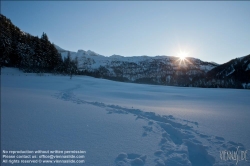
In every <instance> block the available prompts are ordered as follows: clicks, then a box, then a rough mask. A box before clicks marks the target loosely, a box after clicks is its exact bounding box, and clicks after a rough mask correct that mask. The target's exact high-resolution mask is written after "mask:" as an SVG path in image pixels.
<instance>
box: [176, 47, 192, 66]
mask: <svg viewBox="0 0 250 166" xmlns="http://www.w3.org/2000/svg"><path fill="white" fill-rule="evenodd" d="M188 55H189V53H188V52H187V51H183V50H180V51H179V52H178V53H177V58H178V59H177V62H179V66H186V65H187V64H192V63H191V62H190V61H189V60H188V58H187V57H188Z"/></svg>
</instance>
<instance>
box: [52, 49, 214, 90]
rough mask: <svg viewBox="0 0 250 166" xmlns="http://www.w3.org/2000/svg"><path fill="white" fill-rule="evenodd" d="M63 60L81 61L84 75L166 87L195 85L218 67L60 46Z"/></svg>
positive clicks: (174, 59)
mask: <svg viewBox="0 0 250 166" xmlns="http://www.w3.org/2000/svg"><path fill="white" fill-rule="evenodd" d="M56 48H57V49H58V51H59V52H60V53H61V55H62V57H66V56H67V55H68V54H69V55H70V57H71V59H76V58H77V60H78V69H79V70H80V71H81V72H82V73H83V74H89V75H93V76H96V77H102V78H108V79H114V80H119V81H128V82H138V83H152V84H163V85H179V86H192V85H191V83H192V80H193V79H195V78H198V77H202V76H204V75H205V74H206V73H207V72H208V71H210V70H211V69H213V68H215V67H216V66H217V65H216V64H214V63H210V62H204V61H201V60H200V59H195V58H191V57H188V58H186V60H185V61H180V60H179V58H178V57H172V56H155V57H149V56H133V57H124V56H120V55H112V56H109V57H108V56H103V55H100V54H98V53H95V52H93V51H90V50H88V51H84V50H78V51H77V52H70V51H66V50H64V49H62V48H60V47H58V46H56Z"/></svg>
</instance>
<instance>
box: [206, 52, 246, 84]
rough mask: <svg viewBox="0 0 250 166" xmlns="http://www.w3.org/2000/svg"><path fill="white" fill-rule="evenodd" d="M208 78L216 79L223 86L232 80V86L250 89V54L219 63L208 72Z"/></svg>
mask: <svg viewBox="0 0 250 166" xmlns="http://www.w3.org/2000/svg"><path fill="white" fill-rule="evenodd" d="M207 76H208V78H210V80H211V79H213V80H216V82H218V83H217V84H219V85H221V86H223V85H224V84H225V82H230V84H232V85H231V86H236V85H237V86H238V87H241V86H242V87H243V88H246V89H250V55H247V56H243V57H240V58H235V59H233V60H231V61H229V62H227V63H224V64H222V65H219V66H218V67H216V68H214V69H212V70H211V71H209V72H208V73H207Z"/></svg>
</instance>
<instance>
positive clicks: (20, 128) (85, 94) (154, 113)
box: [1, 55, 250, 166]
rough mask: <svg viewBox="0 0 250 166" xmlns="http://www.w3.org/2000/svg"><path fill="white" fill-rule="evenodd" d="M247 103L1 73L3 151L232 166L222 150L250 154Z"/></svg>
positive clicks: (205, 93) (241, 94)
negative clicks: (249, 151)
mask: <svg viewBox="0 0 250 166" xmlns="http://www.w3.org/2000/svg"><path fill="white" fill-rule="evenodd" d="M96 56H98V55H96ZM249 101H250V91H246V90H235V89H233V90H232V89H200V88H180V87H168V86H156V85H140V84H132V83H121V82H114V81H110V80H104V79H95V78H91V77H86V76H73V78H72V79H70V78H69V77H67V76H60V75H52V74H46V73H44V74H43V75H38V74H35V73H29V74H27V73H22V72H21V71H19V70H18V69H13V68H3V69H2V71H1V111H2V116H1V122H2V126H1V127H2V133H1V137H2V142H1V143H2V146H1V147H2V149H5V150H8V149H9V150H20V149H21V150H22V149H23V150H26V149H29V150H38V149H39V150H86V151H87V153H86V163H85V164H84V165H86V166H92V165H117V166H125V165H126V166H127V165H128V166H139V165H145V166H152V165H157V166H165V165H173V166H186V165H190V166H191V165H193V166H201V165H202V166H211V165H235V163H236V161H224V160H221V159H220V151H222V150H236V148H237V147H238V146H239V147H240V150H247V149H249V148H250V142H249V138H250V131H249V125H250V124H249V123H250V121H249V117H250V112H249V111H250V109H249V108H250V104H249ZM2 149H1V150H2ZM248 159H249V160H250V156H249V154H248ZM249 160H248V161H240V162H239V163H238V165H249V164H250V162H249ZM29 165H30V166H32V164H29ZM48 165H49V164H48ZM57 165H60V164H57ZM62 165H63V164H62Z"/></svg>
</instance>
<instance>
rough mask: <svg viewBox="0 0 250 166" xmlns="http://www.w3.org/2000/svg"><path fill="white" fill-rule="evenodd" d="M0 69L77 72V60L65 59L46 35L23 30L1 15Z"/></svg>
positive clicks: (68, 57)
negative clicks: (39, 35)
mask: <svg viewBox="0 0 250 166" xmlns="http://www.w3.org/2000/svg"><path fill="white" fill-rule="evenodd" d="M0 23H1V34H0V52H1V56H0V67H3V66H6V67H17V68H19V69H21V70H23V71H24V72H37V73H42V72H53V73H65V74H75V73H77V60H75V59H74V60H72V59H71V58H70V55H69V54H68V56H67V57H65V58H64V59H62V56H61V54H60V53H59V52H58V51H57V49H56V48H55V46H54V44H53V43H51V42H50V41H49V38H48V36H47V34H46V33H43V34H42V35H41V37H40V38H39V37H38V36H32V35H30V34H29V33H26V32H23V31H21V30H20V29H19V28H18V27H17V26H15V25H14V24H12V22H11V20H10V19H8V18H6V17H5V16H4V15H2V14H0Z"/></svg>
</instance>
